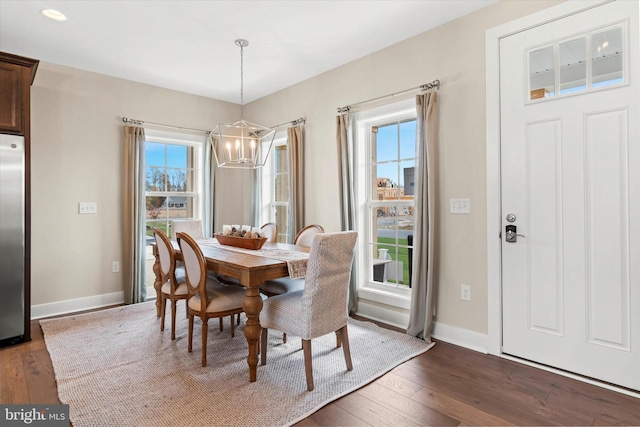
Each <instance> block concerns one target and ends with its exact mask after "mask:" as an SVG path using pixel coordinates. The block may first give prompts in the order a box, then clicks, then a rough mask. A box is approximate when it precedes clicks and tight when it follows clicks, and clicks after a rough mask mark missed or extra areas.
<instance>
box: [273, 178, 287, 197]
mask: <svg viewBox="0 0 640 427" xmlns="http://www.w3.org/2000/svg"><path fill="white" fill-rule="evenodd" d="M274 190H275V191H274V201H275V202H285V203H286V202H288V201H289V175H286V174H278V175H276V176H275V189H274Z"/></svg>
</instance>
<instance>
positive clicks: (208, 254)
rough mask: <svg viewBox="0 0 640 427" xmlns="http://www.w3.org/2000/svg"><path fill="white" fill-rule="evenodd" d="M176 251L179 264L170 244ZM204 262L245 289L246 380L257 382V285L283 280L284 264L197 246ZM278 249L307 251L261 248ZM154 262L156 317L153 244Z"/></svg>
mask: <svg viewBox="0 0 640 427" xmlns="http://www.w3.org/2000/svg"><path fill="white" fill-rule="evenodd" d="M173 246H174V249H175V250H176V259H177V260H179V261H181V260H182V254H181V253H180V247H179V246H178V244H177V243H176V242H173ZM199 246H200V249H201V250H202V253H203V254H204V256H205V259H206V261H207V270H209V271H212V272H215V273H217V274H221V275H224V276H229V277H233V278H236V279H238V280H239V281H240V283H241V284H242V285H243V286H244V287H245V289H246V292H245V296H244V301H243V302H242V308H243V310H244V312H245V314H246V316H247V322H246V324H245V327H244V336H245V337H246V339H247V345H248V350H249V354H248V356H247V364H248V365H249V381H251V382H253V381H256V377H257V375H256V373H257V366H258V339H259V337H260V333H261V331H262V328H261V326H260V311H261V310H262V298H261V297H260V285H261V284H263V283H264V282H265V281H267V280H272V279H277V278H280V277H286V276H288V275H289V271H288V267H287V262H286V261H283V260H279V259H273V258H268V257H265V256H259V255H252V254H250V253H244V252H237V251H234V250H233V248H228V247H226V246H224V245H219V244H199ZM269 248H271V249H277V250H281V251H295V252H306V253H308V252H309V248H308V247H306V246H297V245H291V244H286V243H271V242H266V243H265V244H264V246H263V248H262V249H269ZM153 255H154V257H155V263H154V265H153V272H154V273H155V276H156V280H155V282H154V284H153V287H154V288H155V290H156V314H157V316H158V317H160V288H161V287H162V279H161V274H160V256H159V254H158V250H157V247H156V245H153Z"/></svg>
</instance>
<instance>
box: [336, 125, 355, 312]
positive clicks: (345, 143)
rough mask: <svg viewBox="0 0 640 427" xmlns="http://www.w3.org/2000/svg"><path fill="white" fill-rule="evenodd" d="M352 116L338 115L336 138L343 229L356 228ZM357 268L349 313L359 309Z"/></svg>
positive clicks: (353, 275) (350, 293)
mask: <svg viewBox="0 0 640 427" xmlns="http://www.w3.org/2000/svg"><path fill="white" fill-rule="evenodd" d="M350 129H351V116H350V115H349V113H347V114H341V115H338V116H337V117H336V140H337V142H338V158H339V161H340V176H339V179H340V212H341V227H342V230H343V231H347V230H355V229H356V205H355V189H354V176H353V172H354V158H353V139H352V138H351V136H350V132H351V130H350ZM355 270H356V269H355V268H352V269H351V281H350V283H349V313H355V312H356V311H357V310H358V284H357V282H356V271H355Z"/></svg>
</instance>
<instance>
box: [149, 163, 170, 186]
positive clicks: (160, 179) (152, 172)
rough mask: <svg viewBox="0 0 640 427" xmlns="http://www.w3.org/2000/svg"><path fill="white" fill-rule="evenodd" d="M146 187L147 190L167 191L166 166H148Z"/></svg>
mask: <svg viewBox="0 0 640 427" xmlns="http://www.w3.org/2000/svg"><path fill="white" fill-rule="evenodd" d="M145 189H146V191H167V174H166V173H165V169H164V168H155V167H148V168H147V173H146V178H145Z"/></svg>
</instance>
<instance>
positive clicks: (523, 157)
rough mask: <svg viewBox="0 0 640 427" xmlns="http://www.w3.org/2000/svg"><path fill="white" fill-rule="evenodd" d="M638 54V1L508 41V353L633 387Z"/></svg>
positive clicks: (637, 361) (504, 90)
mask: <svg viewBox="0 0 640 427" xmlns="http://www.w3.org/2000/svg"><path fill="white" fill-rule="evenodd" d="M638 50H639V48H638V2H636V1H616V2H613V3H608V4H605V5H602V6H598V7H596V8H594V9H591V10H587V11H584V12H581V13H579V14H576V15H573V16H570V17H567V18H563V19H561V20H558V21H554V22H550V23H547V24H544V25H541V26H538V27H535V28H532V29H529V30H526V31H523V32H520V33H517V34H515V35H511V36H508V37H505V38H503V39H502V40H501V42H500V109H501V200H502V212H501V214H502V234H501V239H502V243H501V245H502V248H501V251H502V262H501V263H502V311H503V317H502V318H503V325H502V328H503V342H502V351H503V353H506V354H510V355H514V356H517V357H520V358H524V359H528V360H532V361H535V362H539V363H542V364H546V365H550V366H553V367H557V368H560V369H564V370H567V371H570V372H575V373H578V374H581V375H585V376H588V377H593V378H596V379H600V380H603V381H607V382H611V383H614V384H618V385H621V386H625V387H629V388H632V389H636V390H640V132H639V122H640V109H639V103H640V93H639V89H640V85H639V83H638V78H639V76H640V74H639V72H640V69H639V68H638ZM509 231H511V232H509ZM514 236H515V238H512V237H514ZM509 240H511V241H509Z"/></svg>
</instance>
